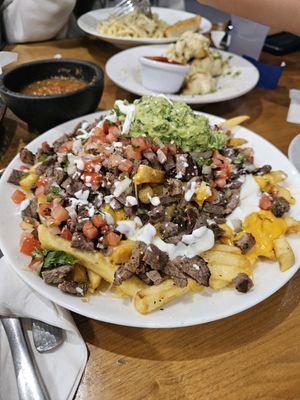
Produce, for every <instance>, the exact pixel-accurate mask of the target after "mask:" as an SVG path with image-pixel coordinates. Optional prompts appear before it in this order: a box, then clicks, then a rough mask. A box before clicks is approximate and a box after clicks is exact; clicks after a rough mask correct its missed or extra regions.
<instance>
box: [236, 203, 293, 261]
mask: <svg viewBox="0 0 300 400" xmlns="http://www.w3.org/2000/svg"><path fill="white" fill-rule="evenodd" d="M286 231H287V224H286V222H285V220H284V219H283V218H277V217H275V215H273V214H272V212H271V211H263V210H262V211H259V212H254V213H252V214H250V215H248V216H247V217H246V218H245V220H244V223H243V232H249V233H252V235H253V236H254V237H255V241H256V244H255V245H254V246H253V248H252V249H251V250H250V251H249V252H248V253H247V254H246V256H247V258H249V259H250V260H251V261H254V260H255V259H256V258H257V257H259V256H262V257H267V258H271V259H273V258H274V252H273V241H274V239H277V238H279V237H280V236H281V235H284V234H285V233H286Z"/></svg>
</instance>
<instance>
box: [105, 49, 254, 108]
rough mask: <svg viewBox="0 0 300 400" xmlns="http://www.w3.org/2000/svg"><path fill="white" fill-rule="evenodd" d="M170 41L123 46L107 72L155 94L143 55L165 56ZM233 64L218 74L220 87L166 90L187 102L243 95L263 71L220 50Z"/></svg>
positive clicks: (129, 87) (142, 92)
mask: <svg viewBox="0 0 300 400" xmlns="http://www.w3.org/2000/svg"><path fill="white" fill-rule="evenodd" d="M167 49H168V45H159V46H139V47H134V48H132V49H127V50H123V51H121V52H120V53H117V54H116V55H114V56H113V57H111V58H110V59H109V60H108V62H107V63H106V73H107V75H108V76H109V78H110V79H111V80H112V81H113V82H114V83H115V84H116V85H118V86H120V87H121V88H123V89H125V90H128V91H129V92H131V93H134V94H136V95H139V96H145V95H146V96H147V95H151V94H153V92H152V91H150V90H148V89H146V88H145V87H144V86H143V84H142V78H141V65H140V62H139V59H140V57H145V56H146V57H153V56H165V55H166V52H167ZM218 54H219V55H220V56H221V57H222V59H223V60H224V62H227V63H228V66H229V68H228V69H227V70H224V73H223V74H222V75H220V76H218V77H216V78H214V80H215V82H216V83H215V85H216V90H215V91H213V92H211V93H206V94H199V95H192V94H182V93H176V94H166V96H167V97H168V98H169V99H170V100H173V101H183V102H184V103H187V104H209V103H217V102H219V101H225V100H231V99H234V98H236V97H240V96H242V95H244V94H245V93H247V92H249V91H250V90H252V89H253V88H254V87H255V86H256V84H257V82H258V80H259V72H258V70H257V69H256V68H255V67H254V65H253V64H251V63H250V62H249V61H247V60H245V59H244V58H243V57H240V56H238V55H235V54H232V53H229V52H226V51H218Z"/></svg>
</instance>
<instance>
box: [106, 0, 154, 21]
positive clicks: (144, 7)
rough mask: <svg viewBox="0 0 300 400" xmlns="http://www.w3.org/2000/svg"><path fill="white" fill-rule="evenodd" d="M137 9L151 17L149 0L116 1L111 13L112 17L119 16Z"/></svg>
mask: <svg viewBox="0 0 300 400" xmlns="http://www.w3.org/2000/svg"><path fill="white" fill-rule="evenodd" d="M133 11H139V12H140V13H142V14H145V15H147V16H148V17H150V18H152V12H151V5H150V1H149V0H122V1H120V3H118V4H117V5H116V6H115V7H114V9H113V12H112V14H111V17H112V18H120V17H124V16H125V15H127V14H129V13H131V12H133Z"/></svg>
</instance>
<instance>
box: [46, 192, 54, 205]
mask: <svg viewBox="0 0 300 400" xmlns="http://www.w3.org/2000/svg"><path fill="white" fill-rule="evenodd" d="M47 201H48V202H49V203H51V201H53V197H52V196H51V194H48V196H47Z"/></svg>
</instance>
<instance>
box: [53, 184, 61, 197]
mask: <svg viewBox="0 0 300 400" xmlns="http://www.w3.org/2000/svg"><path fill="white" fill-rule="evenodd" d="M51 192H52V193H54V194H56V195H57V196H59V195H60V194H61V188H60V187H59V186H52V188H51Z"/></svg>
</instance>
